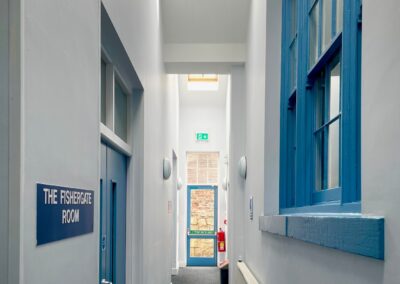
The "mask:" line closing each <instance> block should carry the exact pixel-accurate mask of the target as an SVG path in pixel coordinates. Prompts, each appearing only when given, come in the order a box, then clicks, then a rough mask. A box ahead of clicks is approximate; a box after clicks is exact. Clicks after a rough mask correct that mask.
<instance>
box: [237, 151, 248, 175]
mask: <svg viewBox="0 0 400 284" xmlns="http://www.w3.org/2000/svg"><path fill="white" fill-rule="evenodd" d="M239 175H240V176H241V177H242V178H243V179H246V177H247V158H246V156H242V157H241V158H240V160H239Z"/></svg>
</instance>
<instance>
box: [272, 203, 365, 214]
mask: <svg viewBox="0 0 400 284" xmlns="http://www.w3.org/2000/svg"><path fill="white" fill-rule="evenodd" d="M358 212H361V203H360V202H354V203H346V204H341V203H340V202H329V203H322V204H316V205H310V206H303V207H294V208H281V209H280V212H279V213H280V214H302V213H358Z"/></svg>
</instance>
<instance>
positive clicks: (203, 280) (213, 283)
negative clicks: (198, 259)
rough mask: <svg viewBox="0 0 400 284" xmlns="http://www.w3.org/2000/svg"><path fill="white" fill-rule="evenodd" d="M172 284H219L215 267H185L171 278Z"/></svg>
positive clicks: (217, 271)
mask: <svg viewBox="0 0 400 284" xmlns="http://www.w3.org/2000/svg"><path fill="white" fill-rule="evenodd" d="M172 284H220V275H219V269H218V268H217V267H187V268H181V269H180V270H179V275H175V276H172Z"/></svg>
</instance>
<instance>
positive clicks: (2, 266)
mask: <svg viewBox="0 0 400 284" xmlns="http://www.w3.org/2000/svg"><path fill="white" fill-rule="evenodd" d="M8 29H9V25H8V1H1V2H0V39H1V40H0V133H1V135H0V181H1V182H0V196H1V198H0V251H1V252H3V253H0V275H2V277H4V279H7V278H8V266H7V263H8V189H9V187H8V157H9V149H8V139H9V136H8V130H9V121H8V111H9V110H8V101H9V92H8V91H9V90H8V56H9V55H8Z"/></svg>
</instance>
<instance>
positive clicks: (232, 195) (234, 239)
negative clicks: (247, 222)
mask: <svg viewBox="0 0 400 284" xmlns="http://www.w3.org/2000/svg"><path fill="white" fill-rule="evenodd" d="M245 86H246V81H245V68H244V66H237V67H233V68H232V71H231V93H230V97H231V98H230V113H231V116H230V119H229V120H230V123H229V125H230V127H229V129H230V130H229V137H230V145H229V189H228V222H229V223H228V240H227V241H228V243H227V245H228V256H229V260H230V264H229V279H231V283H242V282H239V281H240V280H239V279H240V272H239V271H238V269H237V266H236V262H237V261H238V260H239V259H243V257H244V235H245V232H244V219H245V218H246V215H245V214H246V212H247V211H246V208H247V207H246V202H245V201H244V200H245V198H244V196H245V195H244V194H245V193H244V188H245V181H244V179H242V178H241V177H240V176H239V174H238V163H239V160H240V158H241V157H242V156H243V155H245V153H246V135H244V133H246V113H247V110H246V109H247V108H246V92H245Z"/></svg>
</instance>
